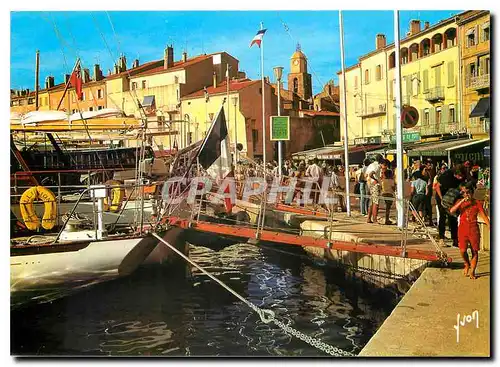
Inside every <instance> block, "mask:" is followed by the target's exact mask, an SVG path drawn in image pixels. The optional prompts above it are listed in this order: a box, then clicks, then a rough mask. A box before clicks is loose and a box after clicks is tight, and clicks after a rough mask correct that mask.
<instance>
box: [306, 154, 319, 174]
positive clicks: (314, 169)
mask: <svg viewBox="0 0 500 367" xmlns="http://www.w3.org/2000/svg"><path fill="white" fill-rule="evenodd" d="M321 173H322V170H321V167H320V166H319V165H318V158H314V160H313V164H311V165H310V166H309V167H307V170H306V176H307V177H312V178H316V179H319V178H320V177H321Z"/></svg>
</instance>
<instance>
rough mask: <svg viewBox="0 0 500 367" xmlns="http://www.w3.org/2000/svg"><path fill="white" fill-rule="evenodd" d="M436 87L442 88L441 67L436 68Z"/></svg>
mask: <svg viewBox="0 0 500 367" xmlns="http://www.w3.org/2000/svg"><path fill="white" fill-rule="evenodd" d="M434 86H435V87H440V86H441V65H439V66H436V67H435V68H434Z"/></svg>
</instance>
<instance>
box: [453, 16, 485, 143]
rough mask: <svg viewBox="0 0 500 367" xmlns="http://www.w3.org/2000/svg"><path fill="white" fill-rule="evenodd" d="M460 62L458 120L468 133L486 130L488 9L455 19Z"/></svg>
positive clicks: (481, 133)
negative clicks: (460, 89) (460, 119)
mask: <svg viewBox="0 0 500 367" xmlns="http://www.w3.org/2000/svg"><path fill="white" fill-rule="evenodd" d="M458 25H459V27H458V34H459V36H458V37H459V40H460V42H459V43H460V53H461V65H462V79H461V81H462V90H463V94H462V96H463V97H462V100H463V102H462V105H463V108H462V121H464V122H465V127H466V129H467V131H468V132H470V133H472V134H474V135H489V132H490V92H491V78H490V74H491V68H490V59H491V56H490V43H491V41H490V38H491V25H490V12H489V11H485V10H483V11H473V12H472V14H471V15H470V16H469V17H467V18H464V19H463V20H460V21H459V22H458Z"/></svg>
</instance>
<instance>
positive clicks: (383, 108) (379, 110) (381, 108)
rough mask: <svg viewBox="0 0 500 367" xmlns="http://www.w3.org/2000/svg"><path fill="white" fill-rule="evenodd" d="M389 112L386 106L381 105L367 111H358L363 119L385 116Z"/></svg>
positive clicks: (368, 108)
mask: <svg viewBox="0 0 500 367" xmlns="http://www.w3.org/2000/svg"><path fill="white" fill-rule="evenodd" d="M386 110H387V107H386V104H385V103H383V104H379V105H376V106H369V107H367V108H366V110H364V111H363V110H360V111H356V113H358V115H359V116H361V117H369V116H377V115H385V113H386Z"/></svg>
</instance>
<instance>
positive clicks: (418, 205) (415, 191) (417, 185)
mask: <svg viewBox="0 0 500 367" xmlns="http://www.w3.org/2000/svg"><path fill="white" fill-rule="evenodd" d="M427 194H428V188H427V181H426V180H425V178H424V176H423V175H422V172H421V171H415V172H414V173H413V180H412V181H411V191H410V195H411V203H412V204H413V207H414V209H415V210H414V211H413V217H414V218H413V221H415V220H416V218H417V215H419V216H420V217H421V218H423V216H424V213H423V212H424V207H425V198H426V195H427Z"/></svg>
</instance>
